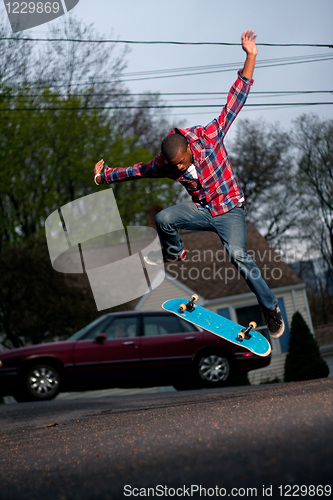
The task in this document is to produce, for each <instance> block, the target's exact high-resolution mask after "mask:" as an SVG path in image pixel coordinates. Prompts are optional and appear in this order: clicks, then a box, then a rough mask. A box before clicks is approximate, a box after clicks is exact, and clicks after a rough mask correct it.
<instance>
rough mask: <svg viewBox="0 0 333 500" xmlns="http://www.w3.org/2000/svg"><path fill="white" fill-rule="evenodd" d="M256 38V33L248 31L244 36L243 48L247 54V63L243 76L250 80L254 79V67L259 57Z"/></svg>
mask: <svg viewBox="0 0 333 500" xmlns="http://www.w3.org/2000/svg"><path fill="white" fill-rule="evenodd" d="M256 36H257V35H255V33H254V31H252V30H248V31H244V33H243V34H242V47H243V50H244V51H245V52H246V61H245V64H244V68H243V71H242V73H243V76H245V78H248V79H249V80H251V79H252V77H253V71H254V66H255V64H256V57H257V53H258V50H257V46H256Z"/></svg>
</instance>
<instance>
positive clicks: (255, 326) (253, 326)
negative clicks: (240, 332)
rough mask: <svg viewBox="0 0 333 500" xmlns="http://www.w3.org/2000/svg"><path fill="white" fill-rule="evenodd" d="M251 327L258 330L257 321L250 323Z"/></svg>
mask: <svg viewBox="0 0 333 500" xmlns="http://www.w3.org/2000/svg"><path fill="white" fill-rule="evenodd" d="M249 326H252V328H257V323H256V322H255V321H251V323H249Z"/></svg>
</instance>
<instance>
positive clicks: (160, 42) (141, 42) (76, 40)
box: [0, 37, 333, 49]
mask: <svg viewBox="0 0 333 500" xmlns="http://www.w3.org/2000/svg"><path fill="white" fill-rule="evenodd" d="M0 40H14V41H16V40H17V41H22V42H74V43H122V44H131V45H216V46H221V45H222V46H240V45H241V43H239V42H238V43H236V42H181V41H174V40H117V39H111V40H108V39H103V38H101V39H99V40H90V39H83V38H29V37H25V38H20V37H0ZM257 45H261V46H264V47H328V48H330V49H332V48H333V44H319V43H260V42H259V43H257Z"/></svg>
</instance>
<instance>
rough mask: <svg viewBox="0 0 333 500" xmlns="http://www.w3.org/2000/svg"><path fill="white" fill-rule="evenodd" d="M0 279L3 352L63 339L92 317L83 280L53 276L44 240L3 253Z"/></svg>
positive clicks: (93, 311)
mask: <svg viewBox="0 0 333 500" xmlns="http://www.w3.org/2000/svg"><path fill="white" fill-rule="evenodd" d="M0 276H1V287H0V331H1V332H2V333H4V334H5V344H6V345H7V346H8V347H11V346H14V347H19V346H20V345H22V343H39V342H46V341H50V340H52V339H54V338H55V337H58V338H61V339H63V338H66V337H68V336H69V335H71V334H72V333H73V332H74V331H75V330H78V329H79V328H81V327H82V326H84V325H85V324H86V323H88V322H89V321H91V320H92V319H94V318H95V317H96V307H95V303H94V299H93V297H92V294H91V292H90V288H89V286H88V282H87V278H86V276H84V275H79V276H78V275H65V274H62V273H57V272H56V271H54V270H53V268H52V266H51V264H50V259H49V256H48V251H47V248H46V242H45V240H42V241H37V240H35V241H32V242H31V243H29V244H26V245H25V246H23V247H22V246H20V247H14V246H11V247H10V248H7V249H5V250H3V251H2V253H1V259H0ZM78 311H79V314H78Z"/></svg>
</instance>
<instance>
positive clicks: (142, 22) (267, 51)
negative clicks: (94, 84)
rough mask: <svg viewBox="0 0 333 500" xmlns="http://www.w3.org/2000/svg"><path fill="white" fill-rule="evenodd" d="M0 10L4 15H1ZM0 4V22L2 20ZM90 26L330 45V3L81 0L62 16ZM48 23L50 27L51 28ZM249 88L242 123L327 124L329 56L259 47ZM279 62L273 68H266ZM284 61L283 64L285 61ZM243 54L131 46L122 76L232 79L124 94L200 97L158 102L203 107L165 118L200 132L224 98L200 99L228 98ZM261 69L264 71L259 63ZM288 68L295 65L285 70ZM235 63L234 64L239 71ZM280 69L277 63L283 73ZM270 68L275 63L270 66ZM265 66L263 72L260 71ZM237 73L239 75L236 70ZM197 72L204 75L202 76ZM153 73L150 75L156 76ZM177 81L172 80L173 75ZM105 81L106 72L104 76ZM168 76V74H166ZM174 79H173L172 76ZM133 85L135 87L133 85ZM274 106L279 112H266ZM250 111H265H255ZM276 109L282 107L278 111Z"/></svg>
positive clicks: (332, 83) (137, 33) (123, 36)
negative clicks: (249, 34)
mask: <svg viewBox="0 0 333 500" xmlns="http://www.w3.org/2000/svg"><path fill="white" fill-rule="evenodd" d="M1 9H2V10H1ZM2 12H3V5H2V4H1V8H0V14H1V15H2ZM67 16H74V17H76V18H78V19H80V20H82V21H83V22H85V23H87V24H92V25H93V26H94V28H95V30H96V32H97V33H99V34H100V36H101V37H102V36H106V37H107V38H112V39H114V38H117V39H120V40H137V41H182V42H229V43H240V39H241V34H242V33H243V31H245V30H247V29H253V30H254V31H255V32H256V33H257V42H258V44H260V43H277V44H280V43H281V44H286V43H296V44H331V45H333V28H332V19H333V2H332V0H316V1H313V0H292V1H291V0H279V1H278V2H273V1H271V0H252V1H251V2H249V1H248V0H238V1H237V2H226V1H224V0H216V1H215V2H203V1H202V0H192V1H191V2H185V1H183V0H168V1H167V2H164V1H158V0H141V1H140V2H139V1H137V0H121V1H120V0H94V1H92V0H80V1H79V3H78V5H77V6H76V7H75V8H74V9H73V10H72V11H71V12H70V13H68V14H67ZM56 22H58V21H52V22H50V23H48V24H49V25H51V24H52V23H56ZM47 26H48V25H47V24H45V25H42V26H38V27H36V28H32V29H30V30H27V31H26V32H25V34H26V35H27V36H32V37H38V36H41V35H45V34H46V33H47ZM258 51H259V53H258V57H257V67H256V69H255V73H254V85H253V88H252V90H251V94H250V96H249V98H248V100H247V106H246V107H245V108H244V109H243V110H242V117H243V118H247V119H249V120H255V121H256V120H264V121H266V122H269V123H277V122H279V124H280V125H281V127H282V128H283V129H285V128H289V127H292V126H293V125H292V123H293V120H294V119H295V118H297V117H298V116H299V115H301V114H303V113H316V114H318V115H319V116H320V117H321V118H322V119H330V118H332V117H333V105H332V103H333V48H328V47H270V46H260V45H259V46H258ZM308 56H311V57H313V58H318V57H321V56H322V57H326V59H327V58H328V57H331V59H329V60H325V61H321V62H318V61H316V62H302V63H299V64H295V59H290V58H297V59H298V60H300V58H303V59H304V58H305V59H306V58H308ZM276 59H280V61H279V64H280V65H278V66H273V67H272V66H270V67H267V66H269V65H271V64H272V62H268V60H276ZM287 59H288V60H289V61H287ZM244 60H245V53H244V52H243V50H242V48H241V46H240V45H238V46H216V45H212V46H207V45H202V46H191V45H140V44H135V45H131V46H130V53H129V54H128V56H127V68H126V73H134V72H143V71H152V72H153V73H152V75H150V76H155V77H156V76H163V75H162V74H161V73H157V71H161V70H166V69H167V70H171V69H175V68H176V69H179V68H184V67H186V68H193V67H195V70H190V71H187V72H188V73H195V72H197V71H198V67H200V68H202V67H204V66H212V65H227V64H231V63H233V64H235V63H236V64H235V66H234V68H233V69H232V71H230V70H229V71H224V72H221V71H216V70H219V69H221V68H208V69H210V70H215V72H213V73H206V74H203V75H196V74H191V75H189V76H177V77H172V78H170V77H169V78H150V79H147V76H146V79H144V80H138V79H137V78H142V75H141V77H140V76H133V75H132V76H127V77H126V79H127V80H128V79H132V81H126V85H127V87H128V88H129V89H130V91H131V92H133V93H140V92H146V91H153V92H160V93H161V94H163V93H174V92H175V93H184V92H195V93H201V95H196V96H184V95H183V96H179V95H178V96H164V97H163V98H164V100H165V102H166V103H169V104H171V105H181V104H183V105H193V104H194V105H196V106H198V105H207V104H210V105H212V104H214V105H215V106H214V107H213V108H197V107H194V108H191V107H190V108H176V109H172V110H168V111H167V114H168V116H169V118H170V120H171V121H172V122H177V121H178V120H179V121H181V122H182V125H183V126H184V125H186V126H191V125H197V124H201V125H205V124H207V123H208V122H210V121H211V120H212V119H213V118H215V117H216V116H217V115H218V114H219V110H220V109H221V107H222V106H223V104H224V103H225V98H226V96H225V95H213V96H212V95H202V93H207V92H210V93H211V92H227V91H228V90H229V88H230V87H231V85H232V84H233V82H234V80H235V78H236V71H237V69H238V68H239V69H241V67H242V64H243V62H244ZM264 61H265V63H264ZM286 62H292V63H293V64H285V63H286ZM237 63H239V64H237ZM281 63H283V64H282V65H281ZM275 64H276V63H275ZM260 65H261V66H266V67H260ZM236 68H237V69H236ZM201 71H202V70H201ZM155 72H156V73H155ZM176 73H177V72H176ZM105 74H108V68H105ZM169 74H170V72H169ZM174 74H175V73H174ZM133 79H134V80H133ZM270 91H273V92H278V93H280V92H283V91H331V92H330V93H326V94H324V93H311V94H297V95H292V96H291V95H281V94H278V95H268V96H263V95H260V96H258V95H256V94H255V92H270ZM291 102H297V103H310V102H329V103H331V104H325V105H317V106H297V107H295V106H290V103H291ZM272 103H277V104H279V106H278V107H272V106H267V104H272ZM254 104H265V106H264V107H255V106H253V105H254ZM282 104H286V105H285V106H282Z"/></svg>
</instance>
